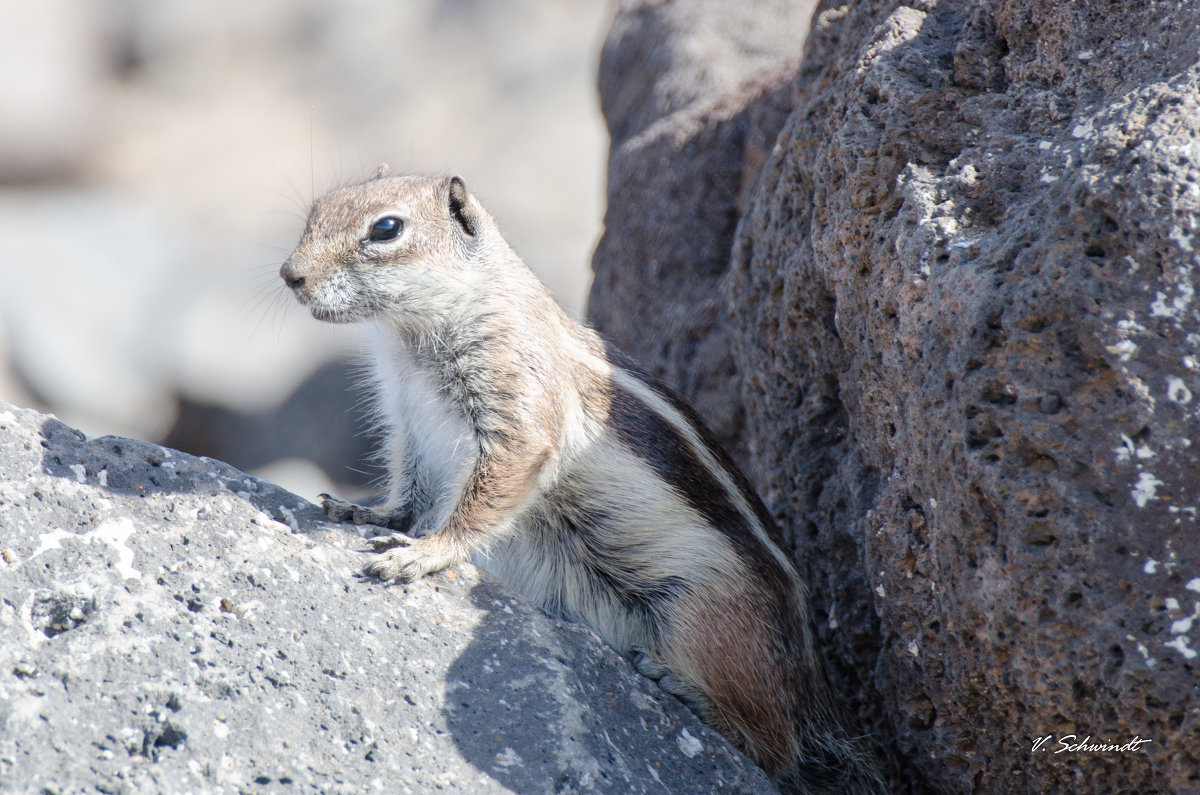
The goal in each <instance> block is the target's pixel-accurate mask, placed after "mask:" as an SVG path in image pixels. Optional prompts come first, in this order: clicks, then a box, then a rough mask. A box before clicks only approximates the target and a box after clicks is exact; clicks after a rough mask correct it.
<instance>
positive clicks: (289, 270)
mask: <svg viewBox="0 0 1200 795" xmlns="http://www.w3.org/2000/svg"><path fill="white" fill-rule="evenodd" d="M279 275H280V276H282V277H283V283H284V284H286V285H287V286H288V287H290V288H291V289H293V290H295V289H297V288H299V287H303V286H304V277H303V276H301V275H299V274H298V273H296V269H295V268H294V267H293V266H292V263H291V262H285V263H283V267H282V268H280V269H279Z"/></svg>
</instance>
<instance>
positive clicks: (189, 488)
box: [0, 404, 772, 793]
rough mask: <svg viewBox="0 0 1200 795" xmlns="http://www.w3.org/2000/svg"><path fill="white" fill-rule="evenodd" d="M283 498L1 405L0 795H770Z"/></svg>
mask: <svg viewBox="0 0 1200 795" xmlns="http://www.w3.org/2000/svg"><path fill="white" fill-rule="evenodd" d="M362 547H363V545H362V544H361V543H360V540H359V538H358V536H357V535H355V534H354V533H352V532H347V530H346V529H345V528H344V527H343V526H338V525H332V524H330V523H328V522H326V521H325V520H324V518H323V515H322V514H321V513H320V511H319V510H318V509H317V508H316V507H315V506H313V505H311V504H309V503H306V502H304V501H303V500H301V499H299V498H298V497H296V496H295V495H293V494H289V493H288V492H285V491H283V490H281V489H279V488H278V487H276V486H273V485H271V484H269V483H266V482H264V481H261V480H257V479H255V478H252V477H249V476H248V475H246V474H244V473H242V472H239V471H238V470H235V469H233V468H232V467H230V466H228V465H226V464H222V463H219V462H216V461H211V460H208V459H198V458H193V457H191V456H188V455H185V454H183V453H178V452H173V451H170V450H167V449H164V448H161V447H158V446H157V445H152V444H148V443H146V442H139V441H135V440H132V439H121V438H117V437H104V438H100V439H88V438H86V437H85V436H84V435H83V434H81V433H79V432H78V431H75V430H73V429H71V428H69V427H67V426H66V425H64V424H62V423H61V422H59V421H58V420H56V419H54V418H52V417H48V416H44V415H40V414H37V413H35V412H32V411H27V410H21V409H16V408H13V407H11V406H8V405H7V404H4V405H0V790H4V791H6V792H11V791H46V792H51V791H53V792H65V791H72V792H75V791H93V790H95V791H102V792H168V791H188V790H193V791H195V790H205V791H248V790H253V791H295V790H297V789H304V790H309V791H321V792H362V791H364V790H370V789H373V788H378V789H380V790H382V791H394V792H399V791H410V792H428V791H432V790H435V789H438V790H443V791H458V792H472V793H474V792H510V791H512V792H522V793H524V792H547V793H549V792H556V793H558V792H613V793H617V792H620V793H625V792H661V791H663V790H664V789H666V790H668V791H673V792H710V791H711V792H715V791H717V790H721V791H739V792H740V791H748V792H770V791H772V789H771V786H770V784H769V782H767V781H766V779H765V777H764V776H763V775H762V773H761V772H760V771H758V770H757V769H756V768H754V766H753V765H752V764H750V762H748V761H747V760H746V759H745V758H744V757H741V756H740V755H738V754H737V753H736V752H734V751H732V750H731V749H730V748H729V747H728V745H727V744H726V743H725V742H724V740H722V739H721V738H720V737H718V736H717V735H716V734H714V733H713V732H712V731H710V730H709V729H707V728H706V727H704V726H702V725H700V724H699V723H698V722H697V721H696V719H695V718H694V717H693V716H692V715H691V713H689V712H688V711H687V710H686V709H685V708H684V707H683V706H682V705H681V704H680V703H679V702H677V701H675V700H674V699H673V698H670V697H668V696H665V695H664V694H663V693H662V692H661V691H659V690H658V688H657V686H655V685H654V684H652V683H651V682H649V680H646V679H643V678H642V677H640V676H638V675H636V674H635V673H633V671H632V669H631V667H630V666H629V664H628V663H627V662H626V661H625V660H624V659H623V658H621V657H620V656H619V655H618V654H617V653H616V652H614V651H613V650H611V649H610V648H608V647H607V646H605V645H604V644H603V643H601V642H600V641H599V640H598V639H597V638H596V636H595V635H593V634H592V633H591V632H590V631H588V630H586V629H584V628H582V627H579V626H576V625H570V624H565V623H562V622H558V621H555V620H552V619H550V618H548V617H547V616H546V615H545V614H543V613H541V612H539V611H538V610H537V609H535V608H533V607H531V606H530V605H528V604H527V603H526V602H524V601H522V600H520V599H518V598H516V597H513V596H511V595H509V594H508V593H506V592H504V591H503V590H502V589H501V588H500V587H499V586H498V585H496V584H495V583H494V582H493V581H492V580H490V579H489V578H488V577H487V576H486V575H482V574H480V573H479V572H478V571H477V570H476V569H474V568H473V567H471V566H466V565H464V566H461V567H457V568H455V569H452V570H449V571H447V572H445V573H443V574H441V575H437V576H434V577H430V578H426V579H424V580H422V581H420V582H417V583H414V584H412V585H409V586H405V587H396V586H389V585H385V584H383V583H381V582H379V581H377V580H374V579H368V578H364V577H362V576H360V575H359V573H358V572H359V570H360V568H361V565H362V562H363V558H364V556H363V554H362V553H361V551H359V550H360V549H361V548H362Z"/></svg>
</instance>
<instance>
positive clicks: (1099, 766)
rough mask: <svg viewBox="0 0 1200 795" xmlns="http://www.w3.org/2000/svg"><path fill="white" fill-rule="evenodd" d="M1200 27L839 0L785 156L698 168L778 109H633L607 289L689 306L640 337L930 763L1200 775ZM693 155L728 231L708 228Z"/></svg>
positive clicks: (738, 12) (658, 304)
mask: <svg viewBox="0 0 1200 795" xmlns="http://www.w3.org/2000/svg"><path fill="white" fill-rule="evenodd" d="M677 5H679V4H672V6H677ZM688 5H694V6H695V7H706V6H705V4H703V3H695V4H688ZM624 13H625V14H626V15H627V16H628V15H629V14H630V11H629V10H626V11H625V12H624ZM719 13H723V14H725V15H727V16H729V17H731V18H733V17H737V18H743V17H744V16H746V17H748V16H749V15H751V13H752V12H751V11H750V7H749V6H739V5H737V4H726V5H724V7H723V8H722V9H721V10H720V11H719ZM614 31H615V33H614V35H617V36H619V39H618V40H619V41H628V40H629V39H630V38H631V37H636V36H637V35H638V33H637V29H636V27H634V28H631V27H630V26H629V25H621V24H618V25H617V26H615V27H614ZM650 32H651V31H649V30H647V31H646V33H647V35H649V33H650ZM653 32H654V34H655V35H661V34H660V32H658V31H653ZM681 35H685V36H686V34H681ZM1198 54H1200V4H1197V3H1194V2H1186V3H1163V2H1149V3H1122V4H1117V3H1108V4H1085V3H1060V2H1056V1H1055V0H977V1H975V2H970V1H968V0H962V1H960V2H955V1H950V0H947V1H943V2H933V1H932V0H930V1H927V2H914V3H911V4H909V5H902V4H899V3H896V2H883V1H881V0H867V1H866V2H861V3H852V4H843V3H834V2H829V3H822V4H821V5H820V6H819V7H818V9H817V11H816V14H815V16H814V18H813V22H812V28H811V31H810V34H809V37H808V41H807V44H806V46H805V50H804V58H803V61H802V62H801V63H800V65H799V67H798V68H797V69H796V70H794V71H793V72H792V73H790V74H783V75H776V76H772V75H771V74H769V73H765V72H759V75H760V78H761V79H762V80H763V81H765V82H766V83H767V86H766V87H765V88H763V92H762V93H763V95H771V94H775V95H777V96H781V97H785V98H786V101H787V103H788V106H789V107H790V114H789V115H788V116H787V118H786V122H785V123H784V124H783V126H782V131H781V132H780V133H779V135H778V137H777V139H775V138H773V139H772V140H773V150H772V149H771V148H770V146H768V151H770V152H771V155H770V159H769V161H768V162H767V164H766V165H765V167H763V168H761V169H758V167H757V165H756V164H754V163H753V162H751V161H750V160H747V164H746V165H745V166H744V167H742V171H741V178H740V179H739V178H738V175H736V174H732V173H728V174H725V173H723V172H722V182H721V185H720V186H719V187H720V188H721V189H720V190H716V191H714V193H713V194H711V195H710V194H706V192H705V190H706V189H705V187H704V183H703V182H702V181H700V180H697V179H691V181H690V182H689V181H688V180H687V177H686V175H689V174H695V173H698V172H703V171H705V170H706V169H707V168H708V166H707V165H706V164H711V163H722V164H725V166H726V168H727V169H729V170H732V171H736V170H737V169H738V168H739V165H738V164H739V161H740V160H741V159H743V158H744V152H745V151H746V147H745V144H744V141H745V140H746V139H747V138H749V137H752V135H753V134H754V130H755V129H756V128H755V126H754V125H755V124H757V122H755V121H753V120H751V121H750V122H749V124H750V125H751V126H750V128H749V129H745V128H744V127H741V126H740V125H745V124H746V123H747V122H746V121H745V118H744V116H741V117H730V118H729V119H728V120H723V119H715V120H713V122H712V124H711V125H710V126H708V127H700V126H696V125H692V126H689V125H687V124H685V123H682V122H681V123H679V124H673V123H672V122H671V121H670V120H667V121H665V122H664V121H660V122H658V124H660V125H662V124H664V123H665V124H670V125H672V126H671V127H670V129H662V128H661V126H660V127H656V126H654V124H653V123H651V124H650V125H649V126H647V127H645V128H643V129H642V130H641V131H640V132H636V131H635V132H628V133H627V134H626V137H625V138H624V139H623V140H614V152H613V162H614V163H615V164H617V166H614V167H613V168H610V187H609V199H610V207H609V211H608V213H609V214H608V218H610V219H616V220H617V221H620V220H621V219H625V218H641V219H642V220H641V222H640V223H639V224H622V225H621V227H620V228H621V230H622V232H623V234H625V235H627V236H628V235H634V237H626V238H625V239H623V240H622V241H621V243H620V246H619V247H616V246H609V247H606V246H603V245H602V246H601V247H600V248H599V249H598V251H597V254H596V262H595V268H596V272H597V279H596V284H595V287H594V288H593V294H592V302H593V307H595V311H594V312H593V314H592V317H593V319H594V320H595V321H596V322H597V324H598V325H599V326H600V327H601V330H604V331H608V332H609V333H610V334H612V335H613V336H615V337H617V338H618V339H621V340H622V341H624V338H625V335H626V328H628V327H632V326H633V325H635V324H636V323H637V322H639V321H640V319H642V318H647V317H650V318H662V319H665V321H670V320H671V319H674V318H683V319H684V320H685V322H680V323H678V324H676V325H672V324H671V323H670V322H660V323H659V324H658V325H657V326H656V327H655V331H656V336H655V338H654V339H653V342H652V343H651V342H647V343H644V344H642V345H641V346H640V347H638V348H637V352H638V353H639V355H641V356H642V357H644V358H645V359H646V363H647V364H648V365H649V366H650V367H651V368H653V369H656V370H657V371H658V372H660V373H663V374H664V375H665V376H666V377H667V378H668V380H671V381H673V382H674V384H675V385H676V386H677V387H679V388H680V390H681V391H682V392H683V393H684V394H685V395H686V396H689V397H692V398H694V399H695V401H696V403H697V407H698V408H699V409H700V411H701V413H702V414H705V415H706V417H707V418H708V419H709V420H710V421H711V422H713V424H716V425H720V424H722V423H726V422H729V423H730V424H729V425H728V426H727V427H728V428H730V429H732V430H727V431H726V434H727V435H734V436H737V437H738V438H737V440H736V442H737V443H736V445H735V453H736V454H737V455H738V456H739V458H740V460H741V461H742V462H744V463H745V464H746V468H747V470H748V474H749V475H750V476H751V479H752V480H753V481H754V482H755V483H756V484H757V486H758V488H759V490H760V493H761V494H762V495H763V496H764V498H765V499H766V500H767V502H768V505H769V507H770V508H771V510H772V511H773V513H774V514H775V515H776V516H777V517H778V518H779V520H780V522H781V524H782V526H783V528H784V532H785V535H786V537H787V539H788V541H789V543H790V544H791V545H792V551H793V553H794V555H795V557H796V559H797V560H798V561H799V563H800V565H801V568H802V571H803V574H804V576H805V577H806V578H807V581H808V582H809V584H810V587H811V591H812V595H813V602H814V604H815V609H816V610H817V621H818V625H819V632H820V635H821V637H822V640H823V642H824V645H825V652H826V658H827V660H828V661H829V662H830V666H831V670H832V674H833V679H834V681H835V685H836V686H837V687H838V688H839V689H840V690H841V691H842V692H843V694H844V695H845V696H846V698H847V700H848V702H849V703H850V704H852V705H853V706H854V708H855V709H856V711H857V713H858V716H859V719H860V722H861V724H862V725H863V727H864V728H865V729H867V730H869V731H871V732H872V733H873V734H874V736H875V737H876V738H877V739H878V740H879V743H880V745H881V747H882V750H883V752H884V753H885V755H886V756H887V757H888V764H889V766H890V769H891V771H892V775H893V777H894V781H895V782H896V784H897V786H898V787H902V788H905V789H912V790H916V791H922V790H925V789H934V790H944V791H964V792H965V791H983V792H1000V791H1078V792H1084V791H1105V792H1151V791H1158V792H1187V791H1197V790H1200V772H1198V771H1200V690H1198V687H1197V681H1198V676H1197V674H1198V664H1200V659H1198V658H1197V653H1200V620H1198V619H1200V533H1198V532H1197V531H1198V529H1200V527H1198V525H1200V520H1198V516H1197V514H1198V513H1200V408H1198V407H1200V296H1197V295H1196V293H1197V287H1198V282H1200V237H1198V235H1197V229H1198V228H1200V64H1198ZM703 55H704V54H703V53H702V52H701V53H699V54H698V57H703ZM780 62H781V63H786V58H785V57H784V55H783V54H781V55H780ZM754 63H761V56H756V58H755V59H754ZM676 68H677V67H675V66H672V65H667V66H666V67H663V66H661V65H653V64H652V65H650V66H649V67H648V68H647V69H646V70H645V71H644V72H642V73H639V72H638V71H637V70H636V69H624V70H623V71H622V72H621V77H622V80H624V81H627V82H628V81H636V80H641V81H643V82H646V83H650V84H655V83H657V82H661V81H664V80H667V81H669V80H671V79H674V78H671V77H670V76H669V75H666V74H664V72H663V71H662V70H663V69H666V70H667V71H670V70H672V69H676ZM689 68H690V69H691V70H692V71H693V72H695V71H702V70H703V64H692V65H691V66H690V67H689ZM606 85H609V82H606V80H605V79H604V78H603V77H602V79H601V86H602V89H603V88H604V87H605V86H606ZM610 90H611V89H610ZM623 90H624V91H625V92H626V93H628V92H630V91H632V89H630V88H628V87H626V88H624V89H623ZM644 93H647V94H651V93H652V92H650V91H645V92H644ZM701 94H702V95H703V101H704V102H707V103H708V105H709V106H712V107H716V106H720V105H721V104H722V103H723V102H734V103H739V102H743V99H742V95H740V94H739V89H734V90H730V89H728V88H727V87H721V86H717V87H714V88H713V89H712V90H711V91H708V92H701ZM699 101H700V100H697V102H699ZM608 107H609V106H608V105H606V109H607V108H608ZM622 113H623V114H625V115H628V114H629V111H627V110H622ZM773 124H774V122H773V120H769V121H768V123H765V124H763V125H762V128H763V132H764V134H767V135H769V134H770V132H771V130H772V129H778V128H777V127H772V125H773ZM725 125H733V127H734V129H735V130H736V131H737V134H736V135H734V134H732V133H731V134H725V133H723V128H724V126H725ZM639 134H640V135H641V136H643V137H644V138H646V139H649V138H650V137H651V136H652V135H653V137H654V138H655V139H656V140H662V139H669V140H671V141H672V142H673V143H672V146H671V148H670V149H669V150H665V149H658V150H648V156H647V157H646V158H644V159H642V160H640V162H639V158H640V157H641V155H639V154H638V153H636V152H633V151H631V148H630V146H629V143H628V142H629V141H632V140H639V139H638V135H639ZM759 173H761V176H757V175H758V174H759ZM756 176H757V181H755V177H756ZM673 179H683V180H684V181H685V182H687V184H688V186H689V187H688V188H687V189H686V190H684V191H681V193H682V195H683V196H684V197H685V199H686V200H687V202H690V203H692V204H694V205H695V209H694V211H695V213H696V217H697V218H701V219H704V218H708V217H709V216H707V215H706V213H707V212H708V210H707V209H705V208H706V207H708V206H710V202H711V203H713V206H716V207H719V208H721V209H720V213H721V214H722V216H723V217H725V218H726V219H727V220H726V226H725V227H724V228H725V229H730V228H734V227H736V229H735V231H733V232H730V233H728V234H727V235H725V236H723V237H721V238H720V241H718V242H719V243H721V244H723V241H726V240H728V241H730V245H729V247H728V249H727V250H725V251H723V252H721V251H717V250H715V247H716V246H717V242H710V243H709V244H708V245H705V246H702V247H701V248H700V249H699V251H698V252H697V253H696V256H695V258H694V259H693V260H690V261H689V258H688V256H687V254H688V253H689V252H690V249H689V244H690V239H691V237H692V230H691V229H690V228H688V227H686V225H680V224H676V223H675V219H674V218H673V217H672V216H671V215H669V214H667V215H664V214H662V211H661V210H660V205H661V203H662V202H666V201H669V200H670V197H669V196H655V195H654V193H653V191H652V190H650V188H651V187H653V185H656V184H670V182H671V180H673ZM733 185H740V186H741V188H740V190H741V196H742V197H743V200H742V201H738V202H734V201H731V200H730V196H731V193H730V186H733ZM747 185H749V187H747ZM621 204H624V205H625V206H617V205H621ZM674 212H676V213H677V212H680V211H679V210H676V211H674ZM730 214H734V215H733V217H730ZM612 233H613V227H610V228H609V234H610V235H611V234H612ZM643 250H644V251H649V252H651V253H653V252H657V251H664V250H667V251H677V252H681V253H680V254H679V256H678V257H677V258H676V259H675V260H674V261H673V262H674V263H675V264H676V270H675V271H674V272H673V273H672V274H671V277H670V278H671V280H672V281H671V283H670V289H668V290H663V291H659V290H652V289H646V288H644V287H643V289H637V288H635V287H633V285H637V284H639V283H640V284H642V285H646V284H649V283H656V282H657V281H658V280H659V278H660V274H659V272H658V271H657V270H655V268H656V265H655V262H654V260H653V258H652V257H651V258H647V257H639V256H638V252H639V251H643ZM626 344H628V343H626ZM714 405H715V406H716V408H715V409H714V408H713V407H714ZM1072 735H1073V736H1074V739H1073V740H1072V739H1067V740H1066V743H1067V745H1073V744H1074V743H1076V742H1078V741H1083V740H1084V739H1085V738H1091V742H1092V743H1093V744H1102V743H1103V744H1111V745H1117V746H1122V745H1124V744H1126V743H1128V742H1129V741H1132V740H1134V739H1135V738H1140V739H1149V740H1151V742H1150V743H1146V744H1141V745H1140V746H1139V747H1138V748H1139V749H1138V750H1137V751H1129V750H1125V751H1115V750H1107V751H1106V750H1086V749H1079V750H1074V751H1069V750H1068V751H1063V750H1062V749H1063V745H1062V744H1061V743H1060V740H1062V739H1063V738H1070V737H1071V736H1072ZM1036 738H1049V742H1047V743H1044V744H1043V745H1041V746H1040V747H1039V748H1038V749H1037V750H1034V747H1033V746H1034V741H1035V739H1036ZM1056 752H1057V753H1056Z"/></svg>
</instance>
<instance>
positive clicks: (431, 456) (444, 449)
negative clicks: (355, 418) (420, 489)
mask: <svg viewBox="0 0 1200 795" xmlns="http://www.w3.org/2000/svg"><path fill="white" fill-rule="evenodd" d="M381 336H382V335H381ZM375 342H376V345H375V348H376V350H375V356H374V361H375V377H376V379H377V382H378V384H377V390H378V391H377V393H376V394H377V400H378V409H379V412H380V415H381V419H383V421H384V422H385V423H386V424H387V426H388V429H389V432H390V433H391V434H392V435H393V436H396V435H399V436H401V437H403V439H404V442H405V446H406V447H407V448H408V450H409V451H410V456H411V458H412V460H413V461H414V463H415V464H416V467H417V470H418V471H419V472H420V476H421V478H422V480H424V482H425V483H426V484H427V485H428V486H429V488H430V490H431V491H432V492H433V495H432V496H433V497H434V499H435V501H436V503H437V504H438V508H435V510H439V509H442V508H444V509H445V510H446V511H447V512H448V511H449V509H452V508H453V504H452V503H453V501H454V500H456V499H457V497H458V495H459V494H460V493H461V492H462V490H463V488H464V486H465V483H466V478H467V474H468V473H469V471H470V466H471V464H472V462H473V461H474V460H475V458H476V455H477V453H478V450H477V448H476V443H475V436H474V434H473V433H472V431H471V427H470V426H469V425H468V424H467V420H466V418H465V417H463V415H462V413H461V412H460V411H459V410H458V409H457V408H455V407H454V406H453V405H452V404H451V403H450V401H449V400H447V399H446V397H445V395H443V394H442V393H441V392H440V391H439V390H438V387H437V384H436V383H435V382H434V380H433V379H432V378H431V377H430V375H429V374H428V373H427V372H425V370H424V369H423V368H421V367H420V366H419V365H418V364H417V362H416V361H415V360H414V359H413V357H412V356H411V355H410V354H409V353H408V351H407V350H405V349H403V348H402V347H401V346H397V345H396V344H395V342H394V341H390V340H386V339H381V338H379V337H377V338H376V340H375ZM446 503H450V504H448V505H446Z"/></svg>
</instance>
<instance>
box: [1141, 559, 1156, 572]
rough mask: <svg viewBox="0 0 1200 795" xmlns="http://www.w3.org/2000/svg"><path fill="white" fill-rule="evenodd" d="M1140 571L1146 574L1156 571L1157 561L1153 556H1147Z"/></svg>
mask: <svg viewBox="0 0 1200 795" xmlns="http://www.w3.org/2000/svg"><path fill="white" fill-rule="evenodd" d="M1142 571H1143V572H1145V573H1146V574H1154V573H1155V572H1156V571H1158V561H1157V560H1155V559H1154V558H1147V559H1146V562H1145V563H1144V564H1143V565H1142Z"/></svg>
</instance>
